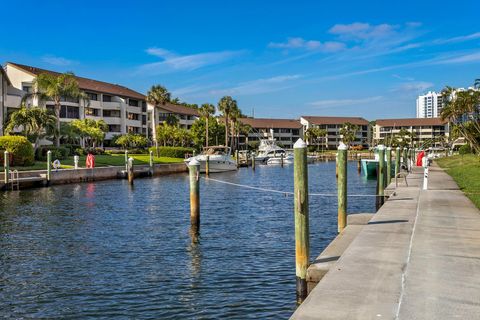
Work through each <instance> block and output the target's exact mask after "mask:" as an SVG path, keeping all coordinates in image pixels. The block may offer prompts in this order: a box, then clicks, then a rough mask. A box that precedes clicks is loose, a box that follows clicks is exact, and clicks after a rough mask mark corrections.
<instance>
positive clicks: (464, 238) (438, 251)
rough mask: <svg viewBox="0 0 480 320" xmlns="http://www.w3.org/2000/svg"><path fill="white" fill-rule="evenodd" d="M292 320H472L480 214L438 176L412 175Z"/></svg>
mask: <svg viewBox="0 0 480 320" xmlns="http://www.w3.org/2000/svg"><path fill="white" fill-rule="evenodd" d="M407 181H408V185H406V184H405V183H404V182H403V181H401V184H399V186H398V188H396V189H395V193H394V194H392V196H391V197H390V198H389V199H388V200H387V201H386V202H385V204H384V205H383V206H382V207H381V208H380V210H379V211H378V212H377V213H376V214H375V216H374V217H373V218H372V220H371V221H369V222H368V223H367V224H366V225H365V226H363V228H362V229H361V231H360V232H359V233H358V235H357V236H356V237H355V239H353V241H352V242H351V243H350V245H349V246H348V248H346V250H345V251H344V252H343V253H342V254H341V256H340V257H339V259H338V261H337V262H336V263H335V264H334V265H333V266H331V267H330V268H329V270H328V272H327V273H326V274H325V275H324V276H323V278H321V281H320V282H319V283H318V284H317V285H316V287H315V288H314V289H313V290H312V292H311V293H310V295H309V296H308V297H307V299H306V300H305V301H304V303H303V304H302V305H301V306H300V307H299V308H298V309H297V310H296V312H295V313H294V314H293V316H292V317H291V319H296V320H297V319H300V320H303V319H309V320H310V319H395V320H396V319H405V320H409V319H432V320H433V319H435V320H437V319H477V318H478V317H479V315H480V278H479V277H478V274H480V250H479V248H480V211H479V210H478V209H477V208H476V207H475V206H474V205H473V203H472V202H471V201H470V200H468V198H467V197H466V196H465V195H464V194H463V193H462V192H461V191H460V190H459V189H458V186H457V185H456V184H455V182H454V181H453V180H452V178H451V177H450V176H448V175H447V174H446V173H445V172H444V171H443V170H442V169H440V168H438V167H436V166H432V167H431V168H430V173H429V184H428V190H422V182H423V170H422V169H421V168H414V172H413V173H412V174H409V175H408V177H407Z"/></svg>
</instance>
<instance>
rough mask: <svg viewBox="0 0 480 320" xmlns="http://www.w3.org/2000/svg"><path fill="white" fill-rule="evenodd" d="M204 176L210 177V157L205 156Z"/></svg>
mask: <svg viewBox="0 0 480 320" xmlns="http://www.w3.org/2000/svg"><path fill="white" fill-rule="evenodd" d="M205 175H206V176H207V177H208V176H209V175H210V156H209V155H207V159H206V161H205Z"/></svg>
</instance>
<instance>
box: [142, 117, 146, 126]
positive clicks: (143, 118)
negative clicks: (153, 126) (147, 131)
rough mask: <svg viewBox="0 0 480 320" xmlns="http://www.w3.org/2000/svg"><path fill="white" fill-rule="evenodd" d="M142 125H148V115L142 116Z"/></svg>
mask: <svg viewBox="0 0 480 320" xmlns="http://www.w3.org/2000/svg"><path fill="white" fill-rule="evenodd" d="M142 124H143V125H146V124H147V116H146V115H142Z"/></svg>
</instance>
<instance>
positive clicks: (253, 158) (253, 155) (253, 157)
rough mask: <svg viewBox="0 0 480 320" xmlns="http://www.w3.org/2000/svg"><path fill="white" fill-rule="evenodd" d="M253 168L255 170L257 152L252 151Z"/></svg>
mask: <svg viewBox="0 0 480 320" xmlns="http://www.w3.org/2000/svg"><path fill="white" fill-rule="evenodd" d="M252 170H253V171H255V154H254V153H252Z"/></svg>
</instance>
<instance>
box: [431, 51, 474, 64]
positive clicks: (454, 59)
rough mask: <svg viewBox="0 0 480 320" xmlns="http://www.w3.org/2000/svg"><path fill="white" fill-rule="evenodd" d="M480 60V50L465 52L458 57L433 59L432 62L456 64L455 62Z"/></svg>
mask: <svg viewBox="0 0 480 320" xmlns="http://www.w3.org/2000/svg"><path fill="white" fill-rule="evenodd" d="M478 61H480V52H475V53H470V54H463V55H459V56H456V57H450V58H443V59H437V60H433V61H432V64H454V63H469V62H478Z"/></svg>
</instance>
